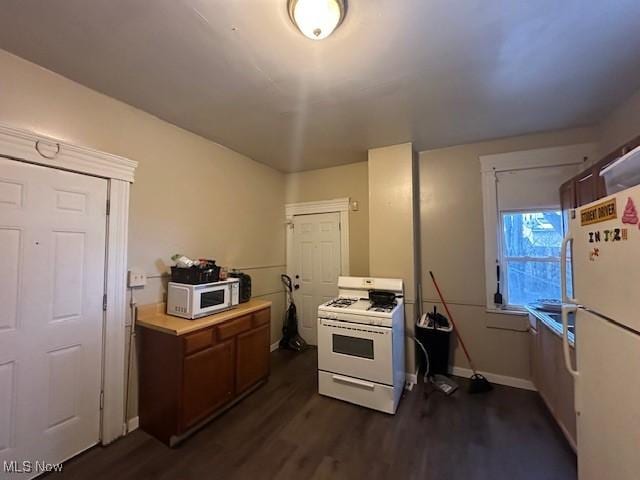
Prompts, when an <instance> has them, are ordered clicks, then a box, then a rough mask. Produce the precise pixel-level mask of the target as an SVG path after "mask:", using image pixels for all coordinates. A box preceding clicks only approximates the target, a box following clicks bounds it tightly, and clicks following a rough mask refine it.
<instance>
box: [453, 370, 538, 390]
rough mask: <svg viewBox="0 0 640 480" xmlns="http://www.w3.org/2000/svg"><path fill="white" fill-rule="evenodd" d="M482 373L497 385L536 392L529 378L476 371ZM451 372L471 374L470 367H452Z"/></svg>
mask: <svg viewBox="0 0 640 480" xmlns="http://www.w3.org/2000/svg"><path fill="white" fill-rule="evenodd" d="M478 373H479V374H481V375H483V376H484V377H485V378H486V379H487V380H489V381H490V382H491V383H496V384H498V385H506V386H507V387H514V388H521V389H523V390H531V391H534V392H536V391H537V388H536V387H535V386H534V385H533V383H532V382H531V380H525V379H524V378H517V377H508V376H507V375H499V374H497V373H489V372H480V371H479V372H478ZM451 374H452V375H456V376H458V377H463V378H469V377H471V375H472V374H473V372H472V371H471V369H469V368H463V367H453V368H452V369H451Z"/></svg>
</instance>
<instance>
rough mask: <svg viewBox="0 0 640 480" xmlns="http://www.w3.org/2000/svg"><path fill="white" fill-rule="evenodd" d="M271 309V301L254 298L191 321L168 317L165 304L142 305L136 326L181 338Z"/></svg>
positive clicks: (139, 308)
mask: <svg viewBox="0 0 640 480" xmlns="http://www.w3.org/2000/svg"><path fill="white" fill-rule="evenodd" d="M269 307H271V302H270V301H267V300H258V299H255V298H252V299H251V300H249V301H248V302H247V303H241V304H240V305H236V306H235V307H234V308H232V309H231V310H225V311H224V312H220V313H215V314H213V315H209V316H207V317H202V318H197V319H195V320H189V319H187V318H180V317H174V316H172V315H167V313H166V308H167V307H166V305H165V304H164V303H153V304H151V305H140V306H139V307H138V314H137V316H136V325H137V326H139V327H144V328H150V329H152V330H157V331H159V332H164V333H168V334H170V335H178V336H180V335H184V334H186V333H190V332H195V331H196V330H200V329H202V328H206V327H210V326H212V325H217V324H219V323H223V322H226V321H228V320H232V319H234V318H237V317H241V316H243V315H247V314H248V313H252V312H257V311H258V310H264V309H265V308H269Z"/></svg>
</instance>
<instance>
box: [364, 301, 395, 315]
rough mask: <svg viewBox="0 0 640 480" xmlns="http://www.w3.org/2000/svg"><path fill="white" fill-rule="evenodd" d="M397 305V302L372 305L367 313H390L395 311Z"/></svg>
mask: <svg viewBox="0 0 640 480" xmlns="http://www.w3.org/2000/svg"><path fill="white" fill-rule="evenodd" d="M396 305H397V304H396V302H393V303H371V305H370V306H369V308H367V311H373V312H386V313H388V312H390V311H391V310H393V309H394V308H395V306H396Z"/></svg>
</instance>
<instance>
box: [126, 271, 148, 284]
mask: <svg viewBox="0 0 640 480" xmlns="http://www.w3.org/2000/svg"><path fill="white" fill-rule="evenodd" d="M127 284H128V285H129V286H130V287H144V286H145V285H146V284H147V274H146V273H142V272H136V271H135V270H129V275H128V277H127Z"/></svg>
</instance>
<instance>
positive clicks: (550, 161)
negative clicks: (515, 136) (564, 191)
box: [478, 142, 597, 325]
mask: <svg viewBox="0 0 640 480" xmlns="http://www.w3.org/2000/svg"><path fill="white" fill-rule="evenodd" d="M596 151H597V144H596V143H590V142H585V143H574V144H567V145H562V146H554V147H546V148H536V149H533V150H520V151H511V152H504V153H486V154H481V155H479V156H478V160H479V162H478V163H479V167H480V177H481V184H482V218H483V224H484V232H483V236H482V237H483V240H484V294H485V300H484V306H485V311H486V312H488V313H498V314H507V315H516V316H522V315H526V313H527V312H524V311H522V310H511V309H508V308H506V307H505V306H504V305H503V306H499V305H496V304H495V303H494V302H493V296H494V293H495V291H496V265H497V264H499V262H500V260H499V256H498V254H499V252H501V250H500V248H501V247H500V245H499V241H500V237H501V235H500V231H499V224H500V220H499V209H498V184H497V175H498V174H500V173H503V172H510V171H518V170H531V169H538V168H548V167H551V168H556V167H566V168H567V169H568V170H571V169H574V170H575V174H577V173H578V172H580V171H582V170H584V164H585V163H586V162H588V161H589V158H590V157H592V156H593V154H594V153H595V152H596ZM570 176H572V175H567V177H570ZM545 207H549V208H558V209H560V208H561V207H560V196H559V195H558V196H557V198H556V196H554V197H553V198H549V204H548V205H545ZM480 241H482V240H480ZM501 287H502V284H501ZM503 290H504V289H503V288H501V291H503ZM489 318H491V317H489ZM501 325H502V324H501Z"/></svg>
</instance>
